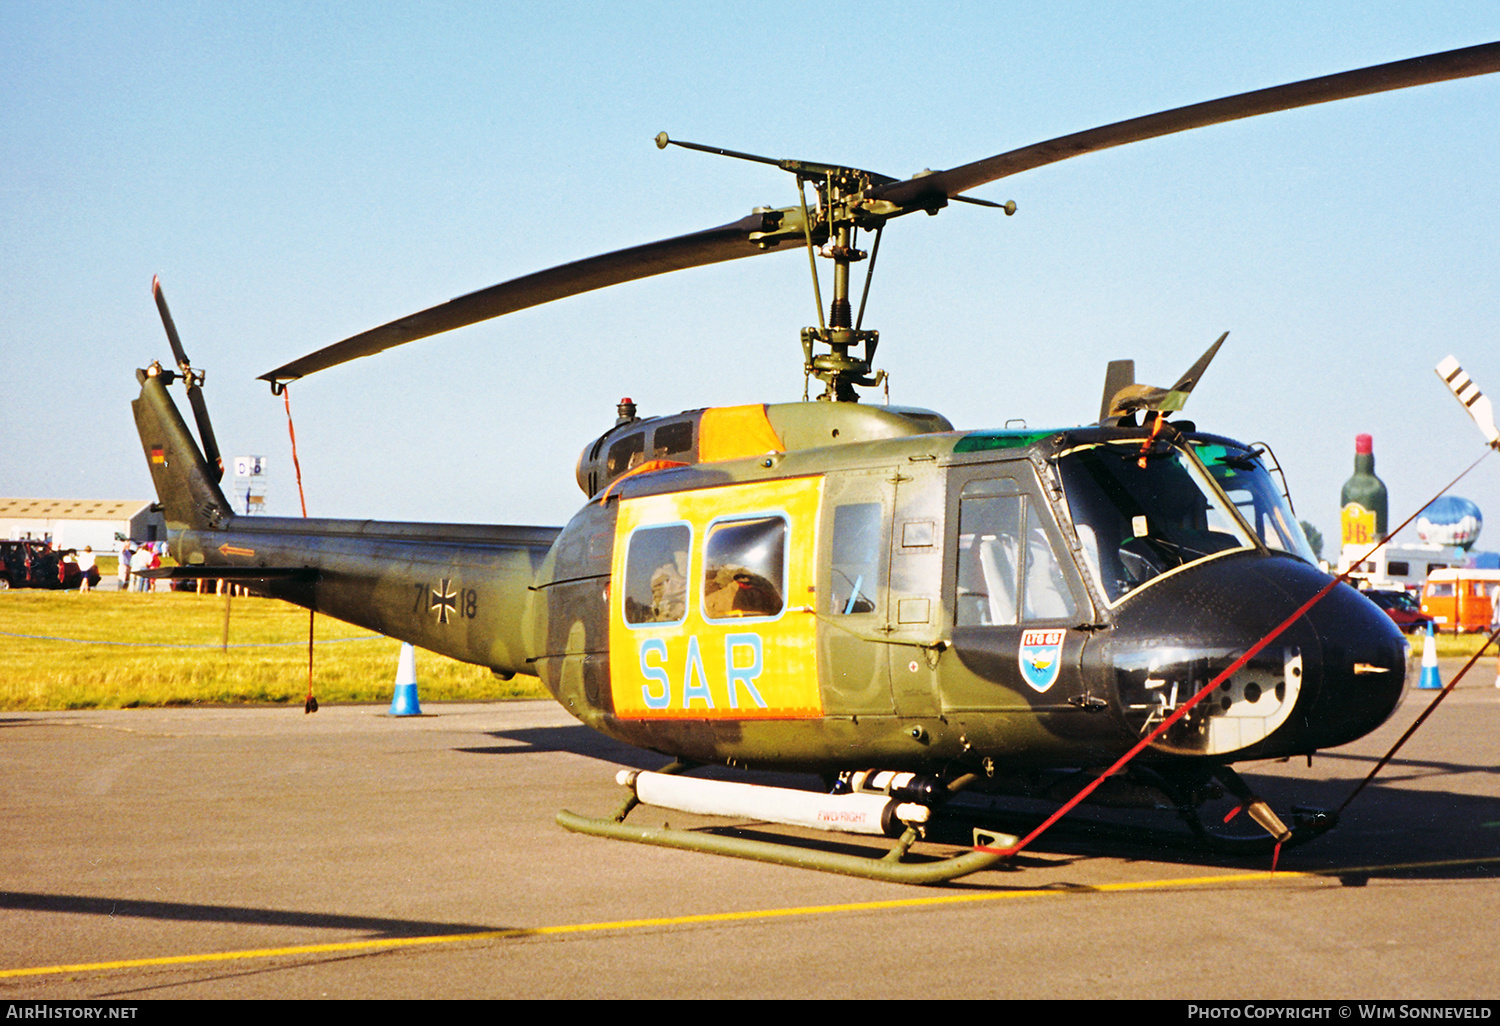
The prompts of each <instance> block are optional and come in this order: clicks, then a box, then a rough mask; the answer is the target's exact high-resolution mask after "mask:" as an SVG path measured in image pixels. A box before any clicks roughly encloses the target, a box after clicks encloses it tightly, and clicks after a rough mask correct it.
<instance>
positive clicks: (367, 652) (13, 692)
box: [0, 578, 547, 710]
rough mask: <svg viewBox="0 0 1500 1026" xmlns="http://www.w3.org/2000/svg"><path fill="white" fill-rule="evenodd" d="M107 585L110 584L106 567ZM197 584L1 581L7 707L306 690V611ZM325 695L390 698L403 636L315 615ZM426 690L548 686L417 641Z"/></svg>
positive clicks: (282, 696) (0, 680) (177, 701)
mask: <svg viewBox="0 0 1500 1026" xmlns="http://www.w3.org/2000/svg"><path fill="white" fill-rule="evenodd" d="M105 582H106V587H109V586H110V585H112V584H113V582H112V580H111V579H110V578H105ZM224 602H225V600H224V597H223V596H219V595H201V596H200V595H195V594H193V593H191V592H156V593H146V594H134V593H129V592H119V591H114V590H112V589H111V590H96V591H93V592H90V593H88V594H80V593H78V592H76V591H32V590H12V591H6V592H0V709H4V710H47V709H121V708H130V707H134V706H142V705H195V704H212V703H246V702H268V703H292V704H298V705H300V704H301V703H302V700H303V699H304V697H306V695H307V611H306V610H305V609H299V608H297V607H296V606H291V605H288V604H286V603H284V602H276V601H273V600H271V599H260V598H248V597H243V596H240V597H236V598H235V599H233V601H232V602H231V603H230V620H229V647H228V648H227V649H224V648H222V647H221V645H222V642H223V639H224ZM315 638H316V643H315V646H314V655H313V694H314V695H315V696H317V699H318V701H320V702H389V701H390V699H391V692H392V690H393V688H394V686H395V679H396V660H397V657H398V655H399V653H400V648H401V646H400V644H399V643H398V642H396V641H393V640H391V639H389V638H384V637H381V636H379V635H373V634H371V633H370V632H369V631H366V630H363V629H362V628H358V627H352V626H350V625H349V624H346V623H342V622H340V621H338V620H333V619H330V618H329V617H326V616H319V617H318V618H317V621H316V633H315ZM417 682H418V691H419V694H420V696H421V700H422V701H424V702H427V701H445V700H478V699H494V698H543V697H546V694H547V693H546V690H545V689H544V688H543V687H542V685H541V683H540V682H539V681H537V679H536V678H535V677H521V676H517V677H516V678H515V679H514V680H510V681H502V680H500V679H499V678H497V677H495V676H494V675H492V674H491V673H490V672H489V671H488V670H486V669H484V668H482V667H478V666H470V665H468V664H467V663H460V662H457V661H455V660H452V659H448V658H446V657H444V656H440V655H436V654H434V653H431V652H426V651H423V650H418V652H417Z"/></svg>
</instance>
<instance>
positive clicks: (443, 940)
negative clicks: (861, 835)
mask: <svg viewBox="0 0 1500 1026" xmlns="http://www.w3.org/2000/svg"><path fill="white" fill-rule="evenodd" d="M1485 862H1495V863H1497V864H1500V856H1496V857H1490V858H1469V859H1445V860H1442V861H1438V862H1408V863H1403V864H1398V865H1387V866H1362V867H1356V868H1350V869H1325V870H1316V871H1311V872H1289V871H1285V870H1283V871H1279V872H1269V871H1268V872H1260V873H1228V874H1224V875H1220V876H1195V877H1184V878H1179V879H1168V880H1136V881H1130V882H1126V883H1112V884H1076V885H1074V884H1061V885H1058V886H1055V887H1040V888H1032V889H1028V890H1015V891H981V892H978V893H968V894H933V895H927V896H924V897H920V898H891V899H887V900H885V901H859V902H846V903H844V904H839V905H804V906H801V907H797V908H771V909H755V910H751V911H746V912H708V913H703V914H700V915H690V916H664V917H660V918H655V919H619V920H614V921H611V922H603V923H573V924H570V925H565V926H536V927H520V928H516V929H511V930H486V931H482V932H479V933H452V934H439V935H436V936H426V937H388V938H384V939H371V940H360V941H340V942H337V943H332V944H300V945H295V946H292V947H284V948H254V949H251V950H247V951H220V952H208V953H205V954H198V955H167V956H163V957H160V958H132V959H124V960H121V961H117V962H82V963H78V964H75V965H48V966H34V967H30V968H23V969H0V979H3V978H15V977H20V976H45V975H55V974H57V973H80V972H100V971H103V970H107V969H141V968H147V967H156V966H168V965H188V964H192V963H201V962H231V961H239V960H245V959H256V958H284V957H287V956H293V955H323V954H330V953H334V952H342V951H381V950H389V949H392V948H410V947H417V946H419V945H433V944H459V943H463V942H465V941H478V940H507V939H510V938H515V937H548V936H553V937H555V936H561V935H566V934H578V933H597V932H602V931H605V930H640V929H647V928H652V927H663V926H689V925H696V924H702V923H730V922H742V921H745V920H752V919H785V918H790V917H794V916H818V915H830V914H832V913H837V912H872V911H880V910H884V909H896V908H921V907H926V906H936V905H958V904H966V903H974V902H981V901H1003V900H1006V899H1013V898H1055V897H1063V896H1065V895H1070V894H1112V893H1121V892H1126V891H1146V890H1162V889H1171V888H1183V887H1210V886H1214V885H1216V884H1249V883H1268V882H1271V881H1290V880H1310V879H1319V878H1327V877H1337V876H1343V875H1347V874H1351V873H1376V872H1391V871H1394V870H1407V869H1430V868H1436V867H1440V866H1459V865H1477V864H1482V863H1485Z"/></svg>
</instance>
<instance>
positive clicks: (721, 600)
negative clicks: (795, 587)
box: [703, 516, 787, 620]
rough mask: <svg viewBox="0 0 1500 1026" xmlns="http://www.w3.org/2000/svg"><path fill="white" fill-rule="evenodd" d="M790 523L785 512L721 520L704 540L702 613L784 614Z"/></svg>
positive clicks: (733, 615)
mask: <svg viewBox="0 0 1500 1026" xmlns="http://www.w3.org/2000/svg"><path fill="white" fill-rule="evenodd" d="M786 536H787V523H786V520H785V519H784V518H783V517H780V516H764V517H748V518H745V519H742V520H721V521H717V522H715V523H713V524H711V525H709V529H708V538H707V540H706V541H705V542H704V545H703V563H704V567H703V615H704V617H705V618H707V619H709V620H727V619H734V618H738V617H761V616H779V615H780V614H781V611H782V610H783V609H784V608H785V607H786V599H785V596H786Z"/></svg>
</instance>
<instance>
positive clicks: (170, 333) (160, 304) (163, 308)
mask: <svg viewBox="0 0 1500 1026" xmlns="http://www.w3.org/2000/svg"><path fill="white" fill-rule="evenodd" d="M151 295H152V297H153V298H154V299H155V300H156V309H157V312H159V313H160V314H161V326H162V327H163V328H165V329H167V342H168V343H170V344H171V346H172V358H173V359H175V360H176V361H177V366H178V367H179V368H181V370H182V372H183V373H184V374H186V373H188V368H189V367H190V366H191V364H189V363H188V358H187V353H185V352H183V350H182V336H180V335H178V334H177V325H176V324H175V323H174V322H173V321H172V311H171V310H168V309H167V297H166V294H165V293H164V292H162V290H161V279H160V278H158V277H156V276H155V275H153V276H152V278H151Z"/></svg>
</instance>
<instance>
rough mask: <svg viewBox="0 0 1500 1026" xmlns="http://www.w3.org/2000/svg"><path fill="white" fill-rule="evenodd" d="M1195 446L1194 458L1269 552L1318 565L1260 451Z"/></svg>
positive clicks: (1219, 444)
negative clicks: (1204, 468)
mask: <svg viewBox="0 0 1500 1026" xmlns="http://www.w3.org/2000/svg"><path fill="white" fill-rule="evenodd" d="M1192 445H1193V452H1194V454H1196V455H1197V457H1198V459H1199V460H1200V461H1201V462H1202V463H1203V465H1204V466H1205V467H1207V468H1208V472H1209V473H1210V474H1212V475H1213V476H1214V480H1215V481H1217V482H1218V484H1219V487H1220V488H1222V489H1223V490H1224V494H1225V495H1228V496H1229V500H1230V501H1231V502H1233V503H1234V505H1235V508H1236V509H1238V510H1239V511H1240V517H1241V518H1242V519H1243V520H1244V521H1245V523H1247V524H1249V525H1250V527H1251V528H1252V529H1253V530H1254V531H1255V533H1256V534H1258V535H1260V540H1261V541H1263V542H1265V543H1266V548H1268V549H1273V550H1276V551H1280V552H1286V553H1289V554H1291V555H1293V556H1296V557H1297V558H1298V559H1304V560H1306V561H1307V562H1309V563H1311V564H1312V565H1313V566H1317V565H1318V557H1317V556H1315V555H1314V554H1313V551H1312V546H1311V545H1309V544H1308V543H1307V536H1306V535H1305V534H1303V533H1302V525H1301V524H1299V523H1297V517H1296V515H1295V514H1294V513H1293V512H1292V508H1291V505H1290V504H1289V503H1288V502H1287V499H1286V496H1285V494H1283V492H1282V490H1281V489H1280V488H1278V487H1276V482H1275V481H1274V480H1272V478H1271V475H1270V473H1269V472H1268V471H1267V470H1266V468H1265V466H1264V465H1263V464H1262V463H1261V461H1260V453H1259V452H1258V451H1257V450H1255V449H1250V448H1247V447H1245V446H1242V445H1236V444H1231V443H1227V442H1226V441H1225V440H1223V439H1214V440H1212V441H1210V440H1207V439H1194V440H1193V441H1192Z"/></svg>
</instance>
